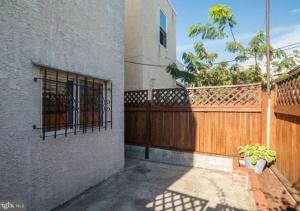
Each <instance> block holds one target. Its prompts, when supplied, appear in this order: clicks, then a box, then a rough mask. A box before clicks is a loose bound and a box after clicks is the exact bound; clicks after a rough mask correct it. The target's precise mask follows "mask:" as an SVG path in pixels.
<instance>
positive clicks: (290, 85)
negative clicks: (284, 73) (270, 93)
mask: <svg viewBox="0 0 300 211" xmlns="http://www.w3.org/2000/svg"><path fill="white" fill-rule="evenodd" d="M276 86H277V95H276V105H300V69H299V70H298V71H297V72H295V73H293V74H292V75H291V76H289V77H288V78H286V79H283V80H280V81H279V82H277V83H276Z"/></svg>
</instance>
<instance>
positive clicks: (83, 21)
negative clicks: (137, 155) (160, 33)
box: [0, 0, 124, 210]
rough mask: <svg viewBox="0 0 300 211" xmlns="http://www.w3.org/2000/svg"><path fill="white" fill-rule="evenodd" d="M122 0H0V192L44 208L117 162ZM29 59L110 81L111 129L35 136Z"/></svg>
mask: <svg viewBox="0 0 300 211" xmlns="http://www.w3.org/2000/svg"><path fill="white" fill-rule="evenodd" d="M123 60H124V2H123V0H101V1H99V0H89V1H83V0H72V1H69V0H60V1H48V0H14V1H11V0H1V1H0V111H1V114H0V169H1V170H0V198H1V199H21V200H24V201H26V204H27V206H28V208H29V209H30V210H49V209H51V208H53V207H55V206H57V205H58V204H61V203H63V202H65V201H67V200H69V199H70V198H72V197H73V196H75V195H77V194H79V193H81V192H82V191H84V190H85V189H87V188H89V187H90V186H93V185H95V184H97V183H99V182H100V181H101V180H103V179H105V178H107V177H109V176H110V175H112V174H113V173H116V172H118V171H120V170H121V169H122V168H123V165H124V144H123V136H124V135H123V134H124V132H123V130H124V129H123V91H124V90H123V89H124V88H123V87H124V62H123ZM31 61H36V62H40V63H43V64H46V65H49V66H53V67H57V68H59V69H66V70H71V71H74V72H77V73H81V74H88V75H92V76H95V77H98V78H105V79H111V80H112V83H113V86H114V87H113V88H114V89H113V108H112V110H113V129H112V130H111V129H110V128H109V129H108V130H107V131H104V130H101V131H100V132H98V131H97V132H94V133H88V134H79V135H77V136H73V135H70V136H69V137H67V138H65V137H60V138H57V139H53V138H48V139H46V140H45V141H42V139H40V132H39V131H38V130H33V129H32V125H34V124H36V125H40V124H41V122H40V115H41V89H40V83H39V82H33V77H36V76H38V75H39V68H38V67H36V66H34V65H33V64H32V63H31Z"/></svg>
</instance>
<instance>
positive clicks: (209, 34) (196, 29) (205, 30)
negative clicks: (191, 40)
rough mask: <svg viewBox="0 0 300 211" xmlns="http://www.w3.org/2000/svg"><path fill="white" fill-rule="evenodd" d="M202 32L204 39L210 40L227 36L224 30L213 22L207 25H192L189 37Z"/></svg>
mask: <svg viewBox="0 0 300 211" xmlns="http://www.w3.org/2000/svg"><path fill="white" fill-rule="evenodd" d="M200 34H201V38H202V39H208V40H215V39H223V38H225V37H226V34H225V33H224V31H223V30H221V29H219V28H217V27H215V26H214V25H213V24H211V23H208V24H205V25H200V24H197V25H192V26H191V27H190V28H189V30H188V35H189V37H196V36H198V35H200Z"/></svg>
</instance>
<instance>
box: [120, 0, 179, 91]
mask: <svg viewBox="0 0 300 211" xmlns="http://www.w3.org/2000/svg"><path fill="white" fill-rule="evenodd" d="M173 62H176V13H175V10H174V8H173V6H172V4H171V2H170V1H169V0H125V90H140V89H151V88H171V87H176V81H175V80H174V79H173V78H172V77H171V75H170V74H168V73H167V72H166V70H165V66H166V65H168V64H170V63H173Z"/></svg>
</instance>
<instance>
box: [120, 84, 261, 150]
mask: <svg viewBox="0 0 300 211" xmlns="http://www.w3.org/2000/svg"><path fill="white" fill-rule="evenodd" d="M148 96H149V93H148V91H147V90H140V91H130V92H125V143H126V144H135V145H143V146H146V149H148V147H149V146H152V147H159V148H166V149H174V150H183V151H190V152H201V153H211V154H219V155H226V156H236V155H238V153H237V148H238V146H241V145H245V144H254V143H265V136H266V135H265V127H262V125H264V124H266V123H265V119H266V117H265V116H266V113H265V112H266V109H265V107H266V106H265V104H266V102H265V100H264V99H265V97H264V94H263V93H262V91H261V85H260V84H250V85H237V86H218V87H201V88H192V89H154V90H152V93H151V101H148ZM146 154H147V150H146Z"/></svg>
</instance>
